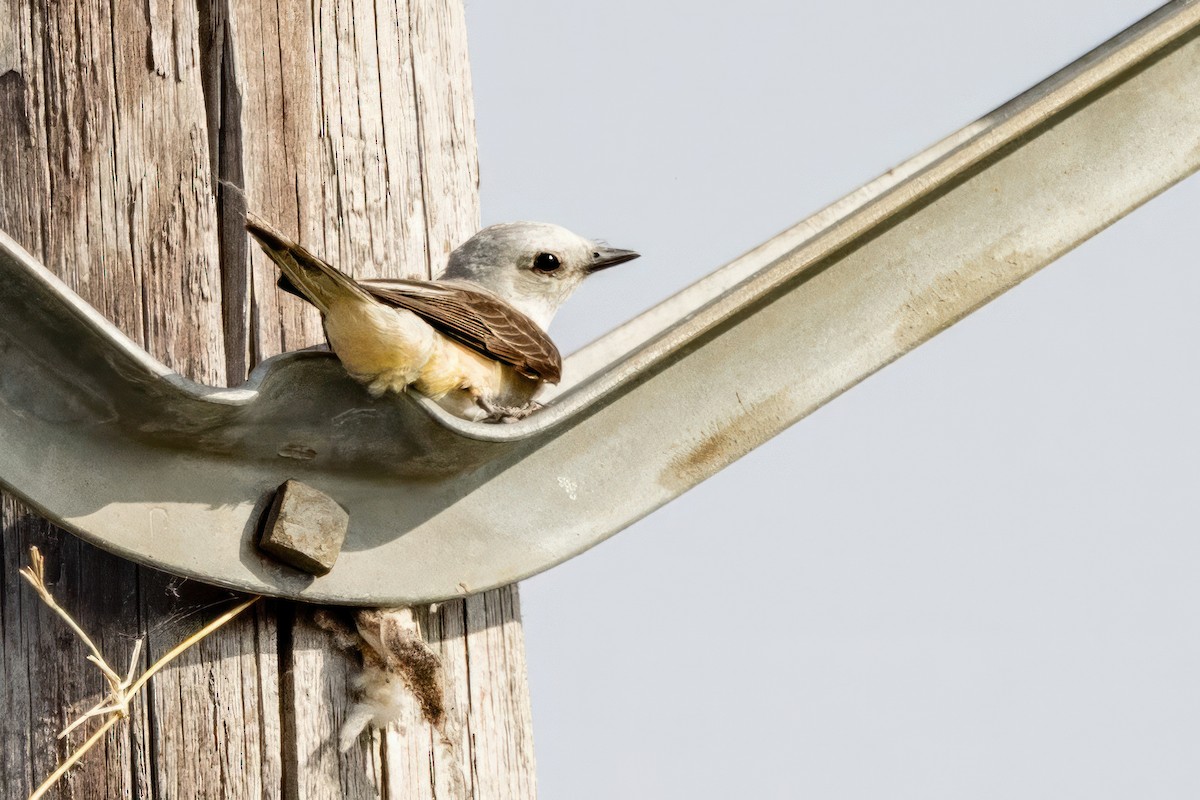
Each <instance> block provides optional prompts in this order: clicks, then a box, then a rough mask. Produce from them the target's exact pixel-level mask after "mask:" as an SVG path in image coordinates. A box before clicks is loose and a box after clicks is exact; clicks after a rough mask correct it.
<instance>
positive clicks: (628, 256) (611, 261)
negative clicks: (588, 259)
mask: <svg viewBox="0 0 1200 800" xmlns="http://www.w3.org/2000/svg"><path fill="white" fill-rule="evenodd" d="M640 255H641V253H635V252H633V251H632V250H618V249H617V248H615V247H596V248H593V249H592V263H591V264H589V265H588V274H589V275H591V274H592V273H593V272H599V271H600V270H602V269H608V268H609V267H615V266H616V265H617V264H624V263H625V262H626V261H633V260H634V259H635V258H637V257H638V256H640Z"/></svg>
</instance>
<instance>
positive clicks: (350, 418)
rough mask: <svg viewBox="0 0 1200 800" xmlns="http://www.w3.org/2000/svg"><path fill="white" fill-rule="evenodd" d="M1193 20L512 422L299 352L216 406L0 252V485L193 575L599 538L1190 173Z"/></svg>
mask: <svg viewBox="0 0 1200 800" xmlns="http://www.w3.org/2000/svg"><path fill="white" fill-rule="evenodd" d="M1198 31H1200V5H1198V4H1197V3H1196V2H1175V3H1171V4H1168V5H1167V6H1164V7H1163V8H1162V9H1160V10H1159V11H1157V12H1155V13H1154V14H1152V15H1151V16H1150V17H1148V18H1147V19H1145V20H1143V21H1142V22H1140V23H1138V24H1137V25H1135V26H1133V27H1132V28H1130V29H1129V30H1127V31H1125V32H1124V33H1122V34H1120V35H1119V36H1117V37H1116V38H1114V39H1113V40H1111V41H1110V42H1108V43H1106V44H1105V45H1103V46H1101V47H1100V48H1098V49H1097V50H1096V51H1094V52H1093V53H1090V54H1088V55H1087V56H1085V57H1083V58H1082V59H1080V60H1079V61H1077V62H1076V63H1075V64H1072V65H1071V66H1070V67H1067V68H1066V69H1064V70H1063V71H1062V72H1060V73H1058V74H1056V75H1054V76H1053V77H1051V78H1049V79H1047V80H1046V81H1044V82H1043V83H1042V84H1040V85H1038V86H1037V87H1035V88H1033V89H1031V90H1030V91H1028V92H1026V93H1025V94H1023V95H1021V96H1020V97H1018V98H1017V99H1015V100H1013V101H1012V102H1010V103H1008V104H1007V105H1005V106H1003V107H1002V108H1000V109H998V110H997V111H995V112H993V113H992V114H990V115H988V116H987V117H985V118H983V119H982V120H980V121H978V122H976V123H974V124H973V125H970V126H968V127H966V128H964V129H963V130H962V131H959V132H958V133H956V134H954V135H953V136H951V137H949V138H947V139H946V140H944V141H942V142H940V143H938V144H936V145H934V146H933V147H932V148H930V149H929V150H927V151H926V152H924V153H922V154H921V155H919V156H917V157H915V158H913V159H912V160H910V161H908V162H906V163H905V164H902V165H901V166H899V167H897V168H896V169H894V170H892V171H891V172H889V173H888V174H887V175H885V176H883V177H881V178H879V179H878V180H876V181H874V182H872V183H870V184H868V185H867V186H864V187H863V188H861V189H859V190H858V191H856V192H854V193H852V194H851V195H848V196H847V197H846V198H843V199H842V200H840V201H839V202H837V203H835V204H834V205H832V206H830V207H829V208H828V209H826V210H825V211H822V212H820V213H819V214H817V215H815V216H814V217H812V218H810V219H809V220H806V221H805V222H803V223H801V224H799V225H798V226H796V227H795V228H793V229H791V230H789V231H787V232H785V233H783V234H781V235H780V236H778V237H776V238H774V239H772V240H771V241H769V242H767V243H765V244H763V245H761V246H760V247H758V248H757V249H755V250H753V251H751V252H750V253H748V254H747V255H745V256H743V257H742V258H740V259H738V260H737V261H735V262H733V263H732V264H730V265H728V266H726V267H724V268H723V269H721V270H719V271H717V272H716V273H714V274H713V275H711V276H709V277H708V278H705V279H704V280H702V281H700V282H699V283H697V284H696V285H694V286H692V287H690V288H688V289H686V290H684V291H683V292H681V293H680V294H679V295H677V296H676V297H674V298H671V299H670V300H667V301H666V302H664V303H663V304H661V305H660V306H659V307H657V308H655V309H653V310H651V311H649V312H647V313H646V314H644V315H642V316H640V317H638V318H637V319H635V320H633V321H632V322H630V323H628V324H626V325H625V326H623V327H621V328H619V329H617V330H616V331H614V332H612V333H611V334H609V335H608V336H606V337H604V338H603V339H601V340H599V341H598V342H596V343H594V344H593V345H590V346H589V347H587V348H585V349H583V350H581V351H580V352H578V353H576V354H574V355H573V356H572V357H571V358H569V359H568V360H567V363H566V367H565V377H564V382H563V384H562V386H561V388H560V389H559V390H558V391H557V393H556V395H555V396H554V398H553V402H552V403H551V404H550V405H549V407H548V408H546V409H545V410H544V411H541V412H539V413H538V414H536V415H534V416H533V417H531V418H530V419H528V420H525V421H522V422H520V423H517V424H513V425H504V426H492V425H483V424H479V423H470V422H465V421H462V420H459V419H456V418H454V417H451V416H449V415H448V414H446V413H445V412H443V411H442V410H441V409H440V408H438V407H437V406H436V405H434V404H433V403H430V402H428V401H425V400H420V399H413V398H403V397H402V398H395V397H389V398H384V399H382V400H372V399H371V398H370V397H368V396H367V394H366V392H365V391H363V390H362V389H361V387H359V386H358V385H357V384H355V383H353V382H352V381H350V380H349V379H348V378H346V376H345V375H344V373H343V372H342V370H341V368H340V366H339V365H338V363H337V362H336V360H335V359H334V358H333V357H332V356H331V355H329V354H326V353H319V352H300V353H290V354H286V355H283V356H279V357H277V358H273V359H270V360H268V361H266V362H264V363H262V364H260V365H259V366H258V368H257V369H255V370H254V372H253V374H252V375H251V376H250V379H249V380H248V381H247V382H246V383H245V384H244V385H243V386H241V387H238V388H235V389H223V388H213V387H209V386H204V385H200V384H197V383H194V382H192V381H189V380H187V379H185V378H183V377H181V376H180V375H178V374H176V373H174V372H172V371H171V370H170V369H168V368H167V367H165V366H163V365H162V364H160V363H158V362H157V361H155V360H154V359H153V358H151V357H150V356H149V355H148V354H147V353H145V352H144V351H142V350H141V349H140V348H138V347H137V346H136V345H135V344H133V343H132V342H130V341H129V340H128V339H127V338H126V337H125V336H124V335H122V334H121V332H120V331H118V330H117V329H116V328H114V327H113V326H112V325H111V324H110V323H108V322H107V321H106V320H105V319H103V318H102V317H101V316H100V315H99V314H98V313H97V312H96V311H95V310H94V309H92V308H91V307H89V306H88V305H87V304H86V303H84V302H83V301H82V300H80V299H79V298H78V297H77V296H76V295H75V294H74V293H72V292H71V291H70V290H69V289H68V288H67V287H66V286H64V285H63V284H62V282H61V281H59V280H58V279H57V278H55V277H54V276H53V275H52V274H51V273H50V272H49V271H48V270H46V269H45V268H44V267H43V266H41V265H40V264H38V263H37V262H36V261H35V260H34V259H33V258H31V257H30V256H29V255H28V254H27V253H25V251H23V250H22V249H21V248H20V247H19V246H18V245H17V244H16V243H14V242H13V241H12V240H11V239H9V238H8V237H7V236H4V235H3V234H0V287H2V288H0V482H2V483H3V485H4V486H5V487H6V488H8V489H9V490H11V491H12V492H14V493H15V494H17V495H19V496H20V497H22V498H23V499H24V500H25V501H27V502H28V503H30V504H31V505H32V506H34V507H35V508H37V509H38V510H39V511H40V512H41V513H42V514H44V515H45V516H47V517H48V518H49V519H51V520H53V521H55V522H56V523H58V524H60V525H62V526H64V527H66V528H68V529H69V530H71V531H73V532H75V533H77V534H78V535H80V536H82V537H84V538H85V539H88V540H89V541H92V542H94V543H96V544H98V545H100V546H102V547H105V548H107V549H109V550H112V551H114V552H117V553H119V554H121V555H124V556H127V557H129V558H132V559H134V560H137V561H141V562H143V563H147V564H150V565H152V566H155V567H159V568H161V569H166V570H169V571H171V572H175V573H178V574H181V575H186V576H188V577H193V578H197V579H200V580H204V581H208V582H210V583H216V584H221V585H224V586H229V587H233V588H236V589H242V590H246V591H251V592H259V593H264V594H273V595H281V596H286V597H291V598H295V599H301V600H312V601H322V602H334V603H352V604H357V605H376V604H379V605H382V604H407V603H416V602H424V601H432V600H438V599H443V598H447V597H451V596H456V595H460V594H467V593H471V592H476V591H480V590H484V589H488V588H491V587H494V586H499V585H503V584H506V583H510V582H512V581H515V580H519V579H521V578H524V577H527V576H529V575H532V574H534V573H536V572H539V571H541V570H544V569H547V568H549V567H551V566H553V565H555V564H557V563H559V562H561V561H563V560H565V559H567V558H570V557H571V556H573V555H576V554H578V553H580V552H582V551H584V550H586V549H588V548H589V547H591V546H593V545H595V544H597V543H598V542H600V541H602V540H604V539H605V538H607V537H608V536H611V535H612V534H614V533H616V532H617V531H619V530H621V529H622V528H624V527H625V526H627V525H629V524H630V523H632V522H633V521H635V520H637V519H639V518H640V517H642V516H644V515H645V514H647V513H649V512H650V511H652V510H653V509H655V508H657V507H658V506H660V505H662V504H664V503H666V502H667V501H669V500H671V499H672V498H674V497H676V496H677V495H679V494H681V493H682V492H684V491H686V490H687V489H688V488H690V487H691V486H693V485H695V484H696V483H698V482H700V481H701V480H703V479H704V478H706V477H708V476H709V475H711V474H712V473H714V472H716V471H717V470H719V469H720V468H722V467H723V466H725V465H726V464H728V463H730V462H731V461H733V460H734V459H736V458H738V457H740V456H741V455H743V454H745V453H746V452H748V451H749V450H751V449H753V448H754V447H756V446H758V445H759V444H761V443H762V442H764V441H766V440H767V439H768V438H770V437H771V436H774V435H775V434H777V433H778V432H779V431H781V430H783V429H784V428H786V427H787V426H789V425H791V424H792V423H793V422H795V421H797V420H798V419H800V418H802V417H803V416H805V415H807V414H808V413H810V412H811V411H813V410H814V409H816V408H817V407H819V406H820V405H822V404H823V403H825V402H827V401H828V400H830V399H831V398H833V397H835V396H836V395H838V394H839V393H841V392H842V391H844V390H845V389H847V388H849V387H850V386H853V385H854V384H855V383H857V382H858V381H859V380H862V379H863V378H864V377H866V376H868V375H870V374H871V373H872V372H874V371H875V370H876V369H879V368H880V367H882V366H884V365H886V364H887V363H889V362H890V361H892V360H893V359H895V358H897V357H899V356H900V355H902V354H903V353H905V352H907V351H908V350H910V349H912V348H913V347H915V346H917V345H918V344H920V343H921V342H923V341H925V340H926V339H928V338H929V337H931V336H932V335H934V334H936V333H937V332H939V331H940V330H942V329H944V328H946V327H948V326H949V325H951V324H953V323H954V322H955V321H957V320H958V319H960V318H961V317H963V316H965V315H966V314H967V313H970V311H972V310H974V309H975V308H977V307H979V306H980V305H982V304H983V303H986V302H987V301H989V300H990V299H992V298H994V297H996V296H997V295H999V294H1000V293H1001V292H1003V291H1005V290H1006V289H1008V288H1010V287H1012V286H1013V285H1015V284H1016V283H1018V282H1019V281H1021V280H1023V279H1024V278H1025V277H1028V276H1029V275H1030V274H1032V273H1033V272H1035V271H1036V270H1038V269H1040V268H1041V267H1042V266H1044V265H1045V264H1047V263H1049V262H1050V261H1052V260H1054V259H1055V258H1057V257H1058V256H1059V255H1061V254H1062V253H1064V252H1066V251H1067V250H1068V249H1070V248H1071V247H1073V246H1075V245H1077V244H1078V243H1080V242H1081V241H1083V240H1084V239H1086V238H1088V237H1089V236H1091V235H1093V234H1094V233H1096V232H1097V231H1099V230H1100V229H1102V228H1103V227H1105V226H1106V225H1108V224H1110V223H1112V222H1114V221H1115V220H1117V219H1119V218H1120V217H1121V216H1123V215H1124V214H1125V213H1128V212H1129V211H1130V210H1132V209H1133V208H1135V207H1137V206H1138V205H1139V204H1141V203H1142V202H1145V201H1146V200H1147V199H1149V198H1151V197H1153V196H1154V195H1155V194H1157V193H1158V192H1160V191H1162V190H1164V189H1165V188H1167V187H1169V186H1170V185H1172V184H1173V183H1175V182H1176V181H1178V180H1180V179H1182V178H1183V177H1185V176H1187V175H1189V174H1191V173H1192V172H1194V171H1195V170H1196V169H1197V168H1200V41H1198V35H1197V32H1198ZM289 478H296V479H298V480H302V481H303V482H305V483H307V484H309V485H311V486H313V487H315V488H317V489H319V490H320V491H322V492H324V493H326V494H328V495H329V496H330V497H332V498H334V499H335V500H336V502H337V503H338V504H340V505H341V506H343V507H344V508H345V509H346V510H347V511H348V512H349V515H350V525H349V530H348V532H347V535H346V539H345V544H344V547H343V550H342V553H341V556H340V558H339V560H338V562H337V565H336V566H335V568H334V569H333V570H332V571H331V572H330V573H329V574H327V575H324V576H322V577H312V576H305V575H302V574H298V573H297V572H296V571H295V570H292V569H290V568H287V567H282V566H279V565H277V564H275V563H274V562H273V561H272V560H270V559H269V558H267V557H265V556H264V555H262V554H261V553H260V552H259V551H258V550H257V548H256V547H255V543H254V540H255V536H256V526H257V523H258V521H259V518H260V516H261V514H262V512H263V510H264V508H263V506H264V503H265V501H266V500H267V499H268V498H269V497H270V494H271V492H272V491H273V490H274V489H275V487H277V486H278V485H279V484H280V483H282V482H283V481H284V480H287V479H289Z"/></svg>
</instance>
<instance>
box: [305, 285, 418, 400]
mask: <svg viewBox="0 0 1200 800" xmlns="http://www.w3.org/2000/svg"><path fill="white" fill-rule="evenodd" d="M325 335H326V336H328V337H329V346H330V347H331V348H332V349H333V352H334V353H336V354H337V356H338V358H339V359H341V362H342V364H343V365H344V366H345V367H346V371H347V372H349V373H350V375H351V376H352V377H353V378H355V379H356V380H358V381H359V382H361V383H365V384H366V385H367V389H368V390H369V391H370V392H371V394H373V395H375V396H379V395H381V394H383V393H384V392H386V391H389V390H391V391H396V392H401V391H404V389H405V387H407V386H408V385H409V384H411V383H413V382H414V381H416V380H417V379H418V378H419V377H420V375H421V371H422V370H423V369H424V367H425V365H426V364H427V363H428V362H429V358H430V355H431V354H432V353H433V351H434V349H435V344H436V340H437V339H439V338H441V335H440V334H438V333H437V332H436V331H435V330H434V329H433V328H431V327H430V326H429V325H428V324H426V323H425V321H424V320H422V319H421V318H420V317H418V316H417V315H416V314H414V313H412V312H411V311H406V310H404V309H396V308H388V307H386V306H383V305H379V304H373V303H372V304H368V303H359V302H344V303H338V304H337V305H335V306H333V307H332V308H330V309H329V312H328V313H327V314H326V315H325Z"/></svg>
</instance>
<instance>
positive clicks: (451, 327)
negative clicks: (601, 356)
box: [358, 279, 562, 383]
mask: <svg viewBox="0 0 1200 800" xmlns="http://www.w3.org/2000/svg"><path fill="white" fill-rule="evenodd" d="M358 284H359V285H360V286H361V287H362V288H364V289H366V290H367V292H369V293H370V294H371V296H372V297H374V298H375V299H376V300H378V301H380V302H381V303H384V304H386V305H389V306H394V307H396V308H404V309H407V310H409V311H411V312H413V313H414V314H416V315H417V316H419V317H421V319H423V320H425V321H426V322H428V323H429V324H430V325H432V326H433V327H435V328H437V329H438V330H439V331H441V332H442V333H444V334H445V335H446V336H449V337H450V338H451V339H454V340H455V341H456V342H459V343H460V344H463V345H465V346H467V347H469V348H471V349H472V350H475V351H477V352H480V353H483V354H484V355H485V356H488V357H489V358H494V359H496V360H497V361H501V362H504V363H505V364H509V365H511V366H512V367H513V368H514V369H515V370H517V372H520V373H521V374H522V375H528V376H529V377H530V378H535V379H537V380H540V381H545V382H546V383H558V382H559V380H560V379H561V378H562V356H560V355H559V353H558V348H557V347H555V346H554V342H552V341H550V337H549V336H547V335H546V333H545V332H544V331H543V330H542V329H541V328H540V327H539V326H538V324H537V323H536V322H534V321H533V320H531V319H530V318H529V317H527V316H525V315H524V314H522V313H521V312H520V311H517V310H516V309H515V308H513V307H512V306H510V305H509V304H508V303H505V302H504V301H503V300H501V299H500V298H498V297H496V296H495V295H492V294H490V293H488V292H485V291H482V290H474V289H468V288H466V287H463V286H459V285H455V284H448V283H438V282H436V281H406V280H399V279H370V280H360V281H358Z"/></svg>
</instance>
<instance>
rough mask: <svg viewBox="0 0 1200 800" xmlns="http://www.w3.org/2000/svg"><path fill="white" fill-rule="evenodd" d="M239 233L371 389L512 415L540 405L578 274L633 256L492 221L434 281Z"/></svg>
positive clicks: (469, 414) (493, 415) (553, 378)
mask: <svg viewBox="0 0 1200 800" xmlns="http://www.w3.org/2000/svg"><path fill="white" fill-rule="evenodd" d="M246 230H248V231H249V232H250V235H251V236H253V237H254V238H255V239H256V240H257V241H258V243H259V244H260V245H261V246H262V248H263V250H264V251H266V253H267V255H268V256H270V258H271V260H272V261H274V262H275V263H276V264H277V265H278V266H279V269H280V270H282V272H283V275H282V276H281V277H280V279H279V285H280V287H281V288H283V289H285V290H287V291H289V292H291V293H293V294H296V295H298V296H300V297H301V298H303V299H305V300H307V301H308V302H310V303H312V304H313V305H314V306H316V307H317V310H319V311H320V312H321V317H322V321H323V322H324V325H325V335H326V337H327V338H328V339H329V346H330V347H331V348H332V349H333V352H334V353H336V354H337V356H338V358H339V359H341V362H342V364H343V365H345V367H346V370H347V371H348V372H349V373H350V375H351V376H352V377H354V379H355V380H357V381H359V382H361V383H363V384H365V385H366V387H367V391H369V392H370V393H371V395H372V396H374V397H379V396H380V395H382V394H384V393H385V392H388V391H393V392H403V391H405V390H406V389H407V388H408V387H409V386H412V387H413V388H415V389H416V390H417V391H419V392H421V393H422V394H424V395H427V396H429V397H431V398H433V399H434V400H436V401H438V403H439V404H441V405H442V407H443V408H446V409H447V410H448V411H450V412H451V413H453V414H457V415H458V416H461V417H465V418H467V419H473V420H480V419H482V420H485V421H490V422H510V421H514V420H518V419H523V418H525V417H526V416H528V415H529V414H530V413H532V412H533V411H535V410H536V409H537V408H539V406H538V404H537V403H535V402H534V399H533V398H534V394H535V393H536V392H537V390H538V389H540V388H541V386H542V384H544V383H558V381H559V379H560V378H561V376H562V357H561V356H560V355H559V353H558V348H556V347H555V346H554V343H553V342H551V341H550V338H549V337H548V336H547V335H546V328H547V327H548V326H549V324H550V320H551V319H553V318H554V314H555V312H556V311H558V309H559V307H560V306H561V305H562V304H563V302H564V301H565V300H566V299H567V298H568V297H569V296H570V295H571V292H572V291H574V290H575V287H577V286H578V285H579V284H580V283H581V282H582V281H583V279H584V278H586V277H587V276H588V275H591V274H592V273H594V272H598V271H599V270H602V269H605V268H607V267H611V266H615V265H617V264H622V263H624V262H626V261H630V260H632V259H634V258H637V257H638V254H637V253H635V252H633V251H632V250H618V249H616V248H613V247H607V246H604V245H601V244H598V243H596V242H593V241H591V240H589V239H585V238H583V237H582V236H577V235H576V234H574V233H571V232H570V231H568V230H566V229H565V228H560V227H559V226H557V225H549V224H546V223H542V222H512V223H506V224H502V225H492V226H490V227H487V228H484V229H483V230H481V231H480V232H479V233H477V234H475V235H474V236H472V237H471V238H470V239H468V240H467V241H466V242H464V243H463V244H462V245H460V246H459V247H458V248H457V249H455V250H454V251H453V252H452V253H451V254H450V258H449V261H448V262H447V264H446V269H445V270H444V271H443V272H442V274H441V275H440V276H439V277H438V278H437V279H436V280H432V281H423V280H399V279H369V280H355V279H354V278H352V277H350V276H349V275H347V274H346V273H344V272H341V271H340V270H338V269H336V268H335V267H333V266H331V265H330V264H327V263H326V262H324V261H322V260H321V259H319V258H317V257H316V256H314V255H313V254H312V253H310V252H308V251H307V250H305V249H304V248H303V247H301V246H300V245H298V244H296V243H295V242H293V241H290V240H289V239H287V238H286V237H284V236H283V235H281V234H280V233H279V232H278V231H276V230H274V229H272V228H271V227H270V226H268V225H267V224H266V223H264V222H263V221H261V220H259V219H256V218H250V219H248V220H247V222H246Z"/></svg>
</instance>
